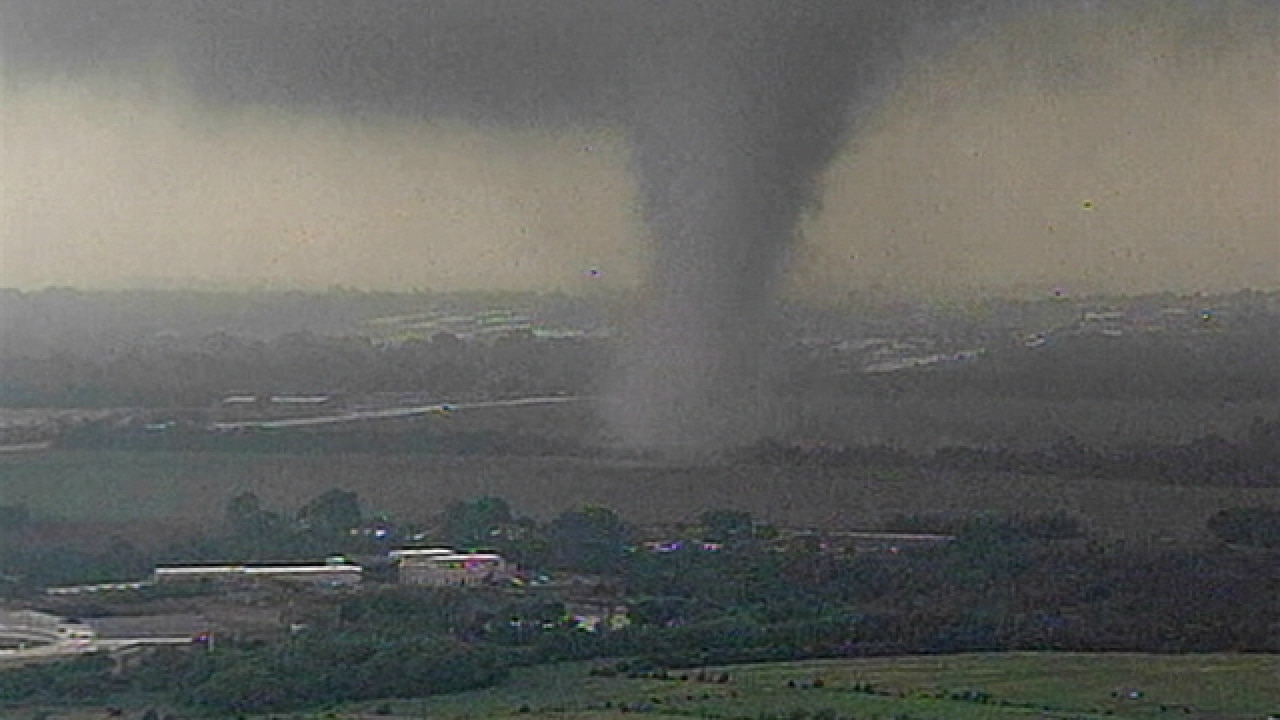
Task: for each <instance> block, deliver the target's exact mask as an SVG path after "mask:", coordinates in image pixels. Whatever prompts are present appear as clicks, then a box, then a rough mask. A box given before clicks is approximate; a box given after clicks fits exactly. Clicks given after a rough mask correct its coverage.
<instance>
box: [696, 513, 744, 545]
mask: <svg viewBox="0 0 1280 720" xmlns="http://www.w3.org/2000/svg"><path fill="white" fill-rule="evenodd" d="M699 522H700V523H701V524H702V532H703V538H702V539H703V540H708V541H710V542H717V543H725V544H727V545H734V546H741V545H743V544H745V543H747V542H749V541H750V540H751V539H752V537H753V535H754V532H753V531H754V528H755V524H754V522H753V521H752V519H751V513H749V512H746V511H744V510H725V509H719V510H708V511H706V512H704V513H702V516H701V517H700V518H699Z"/></svg>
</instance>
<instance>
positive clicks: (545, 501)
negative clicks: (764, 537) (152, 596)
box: [0, 451, 1280, 543]
mask: <svg viewBox="0 0 1280 720" xmlns="http://www.w3.org/2000/svg"><path fill="white" fill-rule="evenodd" d="M335 487H336V488H344V489H348V490H354V491H357V492H358V493H359V494H360V497H361V498H362V500H363V501H364V503H365V505H366V508H367V510H369V511H371V512H386V513H388V514H390V515H391V516H392V517H394V518H398V519H401V520H425V519H428V518H430V517H431V516H432V515H434V514H435V513H438V512H439V511H440V510H441V509H443V508H444V507H445V506H446V505H447V504H448V503H449V502H451V501H453V500H456V499H466V498H472V497H476V496H479V495H483V494H493V495H499V496H502V497H505V498H507V499H508V500H509V501H510V502H511V504H512V507H513V508H514V509H515V510H516V511H517V512H519V513H522V514H527V515H532V516H535V517H538V518H541V519H546V518H549V517H552V516H554V515H555V514H556V513H558V512H560V511H561V510H564V509H566V508H570V507H574V506H577V505H580V504H582V503H599V504H603V505H606V506H608V507H611V508H614V509H615V510H617V511H618V512H619V513H621V514H622V515H623V516H624V517H625V518H626V519H628V520H629V521H631V522H636V523H653V522H669V521H679V520H691V519H693V518H696V517H697V515H698V514H699V513H701V512H702V511H703V510H706V509H708V508H736V509H743V510H748V511H750V512H752V513H753V514H754V515H756V516H757V517H758V518H761V519H764V520H766V521H769V522H772V523H775V524H778V525H782V526H793V527H794V526H824V527H831V528H874V527H876V526H877V525H878V524H879V523H881V522H882V521H883V520H885V519H886V518H889V517H891V516H893V515H895V514H898V513H937V512H942V513H957V514H958V513H966V512H980V511H1021V512H1042V511H1054V510H1064V511H1067V512H1069V513H1072V514H1075V515H1077V516H1079V517H1080V518H1081V519H1082V520H1083V521H1084V523H1085V524H1086V526H1087V527H1088V528H1089V529H1090V530H1091V531H1092V532H1094V533H1095V534H1097V535H1098V536H1099V537H1102V538H1108V539H1126V540H1130V541H1134V542H1141V543H1150V542H1174V543H1183V542H1195V541H1198V540H1199V539H1202V538H1203V537H1205V535H1204V521H1205V519H1206V518H1207V517H1208V516H1210V515H1212V514H1213V513H1214V512H1216V511H1217V510H1218V509H1220V508H1222V507H1228V506H1235V505H1252V504H1280V489H1274V488H1272V489H1236V488H1210V487H1176V486H1169V485H1161V484H1151V483H1137V482H1133V483H1130V482H1116V481H1099V480H1093V479H1084V478H1058V477H1028V476H992V475H972V474H944V473H935V472H924V471H917V470H910V469H906V470H899V469H886V470H879V471H860V470H844V469H839V470H833V469H822V468H792V467H787V468H783V467H766V466H754V465H752V466H708V467H693V466H659V465H643V464H634V463H621V462H612V461H609V462H605V461H598V462H597V461H589V460H580V459H569V458H546V459H542V458H515V457H506V458H490V457H466V456H429V455H361V454H353V455H280V454H275V455H261V454H233V453H166V452H146V453H141V452H138V453H129V452H114V451H113V452H52V453H48V454H45V455H40V456H23V457H8V458H0V505H5V504H23V505H26V506H28V507H29V508H30V509H31V510H32V512H33V513H34V514H35V515H37V516H38V517H42V518H49V519H61V520H66V521H71V523H76V522H85V521H87V522H92V523H98V524H99V527H101V525H102V524H113V525H114V524H117V523H122V522H123V523H139V522H140V521H146V524H138V525H135V526H134V527H135V528H136V529H138V530H139V531H142V530H143V529H144V528H145V529H146V532H148V533H156V532H162V530H161V528H163V527H165V526H168V527H175V528H181V529H182V532H184V533H185V532H191V531H198V529H199V528H202V527H212V526H214V525H216V524H217V523H218V522H220V520H221V518H222V517H223V512H224V509H225V507H226V504H227V501H228V500H229V499H230V498H231V497H233V496H234V495H235V494H237V493H240V492H244V491H253V492H255V493H257V494H258V495H259V496H260V497H261V498H262V499H263V501H264V502H265V503H266V504H267V505H268V506H272V507H275V508H279V509H284V510H292V509H295V508H297V507H298V506H299V505H301V504H302V503H303V502H305V501H306V500H308V499H310V498H312V497H315V496H316V495H318V494H320V493H322V492H324V491H325V490H328V489H330V488H335ZM161 523H163V524H161ZM99 532H101V530H99ZM98 536H99V537H101V535H100V534H99V535H98ZM150 537H152V539H156V538H154V535H151V536H150Z"/></svg>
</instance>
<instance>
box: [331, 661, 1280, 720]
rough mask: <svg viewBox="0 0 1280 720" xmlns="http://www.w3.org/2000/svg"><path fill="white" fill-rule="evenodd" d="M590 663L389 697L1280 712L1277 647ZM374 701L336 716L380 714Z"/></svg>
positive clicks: (686, 710) (664, 706) (550, 708)
mask: <svg viewBox="0 0 1280 720" xmlns="http://www.w3.org/2000/svg"><path fill="white" fill-rule="evenodd" d="M587 667H588V666H585V665H564V666H556V667H542V668H532V669H528V670H523V671H519V672H517V673H515V674H513V676H512V677H511V679H510V680H508V681H507V682H506V683H504V684H502V685H501V686H499V687H497V688H493V689H490V690H485V691H477V692H470V693H460V694H457V695H449V696H442V697H436V698H430V699H425V700H420V701H398V702H392V703H391V710H392V712H393V713H394V716H396V717H399V718H433V719H436V720H446V719H448V720H460V719H462V718H473V719H479V718H493V717H516V716H518V717H555V718H560V719H562V720H568V719H570V718H573V719H576V720H589V719H595V718H617V717H631V716H634V715H635V714H636V711H641V712H644V713H646V714H645V715H644V716H645V717H703V718H744V719H751V720H755V719H757V718H768V717H775V718H779V720H788V719H790V718H805V719H806V720H820V719H821V718H859V719H862V718H882V719H883V720H889V719H891V718H892V719H897V720H940V719H944V718H945V719H949V720H988V719H990V720H996V719H1000V718H1048V719H1060V720H1068V719H1071V718H1134V719H1142V718H1174V717H1181V718H1201V719H1207V718H1214V719H1216V720H1244V719H1245V718H1259V719H1260V718H1265V717H1266V716H1267V714H1268V713H1270V712H1277V711H1280V657H1277V656H1239V655H1180V656H1153V655H1127V654H1125V655H1097V654H1009V655H961V656H938V657H906V658H891V659H867V660H832V661H815V662H794V663H776V664H762V665H747V666H736V667H726V668H710V669H708V675H709V676H717V675H719V674H720V673H722V672H723V673H728V674H729V678H730V680H729V682H727V683H718V682H705V681H699V680H698V679H697V678H698V673H699V671H698V670H696V669H695V670H687V671H685V670H681V671H673V672H670V673H669V677H670V679H667V680H657V679H628V678H624V677H613V678H601V677H590V676H589V675H588V672H587ZM681 678H687V679H681ZM868 684H870V686H871V690H870V692H868V691H867V687H868ZM1132 693H1137V694H1136V695H1133V696H1131V694H1132ZM606 705H607V707H606ZM375 708H376V705H370V706H368V707H367V708H364V709H363V713H364V714H363V715H362V714H360V713H357V712H349V713H347V714H345V715H342V714H340V715H339V716H340V717H344V718H354V717H373V715H372V712H373V709H375ZM624 708H625V710H624ZM383 709H384V710H385V709H386V708H383Z"/></svg>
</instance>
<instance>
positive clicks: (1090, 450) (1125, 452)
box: [747, 417, 1280, 487]
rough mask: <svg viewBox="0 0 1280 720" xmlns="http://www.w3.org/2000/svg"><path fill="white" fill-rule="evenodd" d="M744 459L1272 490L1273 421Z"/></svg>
mask: <svg viewBox="0 0 1280 720" xmlns="http://www.w3.org/2000/svg"><path fill="white" fill-rule="evenodd" d="M747 458H748V459H751V460H753V461H757V462H763V463H766V464H774V465H817V466H829V467H895V466H896V467H936V468H940V469H945V470H962V471H971V472H987V473H1022V474H1037V475H1046V474H1048V475H1053V474H1061V475H1067V476H1072V477H1094V478H1109V479H1116V480H1140V481H1150V482H1162V483H1172V484H1185V485H1228V486H1240V487H1273V486H1276V485H1280V419H1277V420H1264V419H1263V418H1260V417H1258V418H1254V421H1253V423H1252V424H1251V425H1250V427H1249V430H1248V432H1247V433H1246V434H1245V435H1244V436H1243V437H1241V438H1240V439H1238V440H1228V439H1226V438H1223V437H1221V436H1218V435H1206V436H1204V437H1201V438H1197V439H1195V440H1192V441H1190V442H1186V443H1176V444H1175V443H1169V444H1159V443H1153V442H1146V443H1130V444H1128V445H1125V446H1121V447H1109V448H1108V447H1091V446H1089V445H1086V444H1084V443H1082V442H1081V441H1079V440H1077V439H1076V438H1075V437H1073V436H1067V437H1064V438H1062V439H1060V440H1058V441H1056V442H1055V443H1053V444H1052V445H1050V446H1048V447H1043V448H1040V449H1035V450H1015V449H1012V448H1007V447H1000V446H993V447H968V446H959V447H957V446H951V447H943V448H939V449H938V450H935V451H934V452H932V453H930V454H920V453H913V452H910V451H907V450H905V449H902V448H898V447H893V446H862V447H842V446H834V445H822V446H800V445H789V444H786V443H780V442H776V441H765V442H762V443H760V444H759V445H758V446H756V447H755V448H753V449H752V450H751V451H750V452H749V453H747Z"/></svg>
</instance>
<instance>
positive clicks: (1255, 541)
mask: <svg viewBox="0 0 1280 720" xmlns="http://www.w3.org/2000/svg"><path fill="white" fill-rule="evenodd" d="M1206 526H1207V527H1208V529H1209V532H1211V533H1213V534H1214V535H1215V536H1217V538H1218V539H1219V540H1222V541H1223V542H1227V543H1232V544H1235V545H1250V546H1253V547H1265V548H1274V547H1280V509H1276V508H1269V507H1234V508H1227V509H1226V510H1219V511H1218V512H1217V513H1214V515H1213V517H1210V518H1209V520H1208V521H1207V523H1206Z"/></svg>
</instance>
